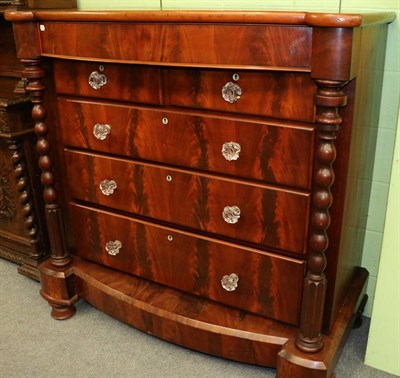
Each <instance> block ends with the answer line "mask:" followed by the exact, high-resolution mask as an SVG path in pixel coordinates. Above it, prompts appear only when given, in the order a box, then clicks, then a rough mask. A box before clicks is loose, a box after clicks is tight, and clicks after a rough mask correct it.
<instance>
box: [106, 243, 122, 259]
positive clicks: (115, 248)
mask: <svg viewBox="0 0 400 378" xmlns="http://www.w3.org/2000/svg"><path fill="white" fill-rule="evenodd" d="M121 248H122V243H121V242H120V241H119V240H114V241H112V240H111V241H109V242H107V243H106V251H107V252H108V254H109V255H111V256H116V255H118V253H119V250H120V249H121Z"/></svg>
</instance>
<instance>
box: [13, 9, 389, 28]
mask: <svg viewBox="0 0 400 378" xmlns="http://www.w3.org/2000/svg"><path fill="white" fill-rule="evenodd" d="M395 18H396V13H395V12H374V13H363V14H344V13H340V14H338V13H321V12H319V13H313V12H282V11H275V12H271V11H268V12H266V11H243V10H241V11H223V10H218V11H212V10H207V11H198V10H193V11H191V10H188V11H185V10H177V11H174V10H172V11H171V10H170V11H166V10H163V11H123V12H110V11H108V12H107V11H76V12H73V11H69V12H65V11H46V10H34V11H18V12H15V11H10V12H7V13H6V19H8V20H9V21H17V22H23V21H32V20H38V21H48V20H50V21H55V20H56V21H119V22H128V21H140V22H164V23H175V22H183V23H191V22H201V23H210V22H216V23H248V24H281V25H282V24H283V25H309V26H325V27H338V28H353V27H359V26H367V25H375V24H385V23H390V22H392V21H394V20H395Z"/></svg>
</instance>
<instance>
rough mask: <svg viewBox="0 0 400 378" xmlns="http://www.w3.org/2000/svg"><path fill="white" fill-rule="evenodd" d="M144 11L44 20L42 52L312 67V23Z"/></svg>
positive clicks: (156, 60) (134, 59)
mask: <svg viewBox="0 0 400 378" xmlns="http://www.w3.org/2000/svg"><path fill="white" fill-rule="evenodd" d="M138 14H139V18H138V19H137V20H136V22H122V23H121V22H118V23H117V22H102V23H100V22H82V21H80V22H66V21H63V22H46V21H45V22H41V23H40V24H41V29H40V31H38V35H39V37H40V46H41V51H42V54H43V55H44V56H51V57H66V56H69V57H72V58H74V57H77V56H79V57H84V58H87V59H89V60H90V59H104V60H110V59H111V60H119V61H131V62H146V63H153V64H166V65H167V64H177V63H178V64H186V65H195V66H199V65H202V66H215V65H225V66H226V65H229V66H244V67H246V66H253V67H254V66H260V67H273V68H276V67H283V68H288V67H290V68H294V69H309V68H310V60H311V45H312V29H311V28H309V27H304V26H299V25H295V26H289V25H285V26H281V25H268V24H264V25H262V24H258V25H257V24H251V23H250V24H247V25H243V24H242V23H241V22H240V21H239V22H238V24H229V23H222V24H221V23H212V22H207V23H192V22H190V23H182V22H180V21H182V20H176V21H177V22H173V23H162V22H161V23H159V22H152V23H148V22H143V19H142V17H143V16H142V14H140V12H139V13H138ZM169 17H171V14H170V15H169ZM218 21H219V20H218ZM66 30H68V33H66ZM54 41H57V43H54Z"/></svg>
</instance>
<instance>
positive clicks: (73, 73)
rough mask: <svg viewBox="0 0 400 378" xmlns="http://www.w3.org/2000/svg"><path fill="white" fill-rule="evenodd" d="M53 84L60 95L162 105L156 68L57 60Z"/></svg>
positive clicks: (158, 74) (158, 73)
mask: <svg viewBox="0 0 400 378" xmlns="http://www.w3.org/2000/svg"><path fill="white" fill-rule="evenodd" d="M54 81H55V85H56V91H57V93H59V94H69V95H73V96H84V97H96V98H106V99H113V100H121V101H129V102H139V103H148V104H160V103H161V85H160V82H161V80H160V72H159V69H157V68H152V67H143V66H132V65H122V64H103V63H95V62H74V61H69V60H56V61H54ZM89 81H90V82H91V83H92V85H91V84H90V83H89Z"/></svg>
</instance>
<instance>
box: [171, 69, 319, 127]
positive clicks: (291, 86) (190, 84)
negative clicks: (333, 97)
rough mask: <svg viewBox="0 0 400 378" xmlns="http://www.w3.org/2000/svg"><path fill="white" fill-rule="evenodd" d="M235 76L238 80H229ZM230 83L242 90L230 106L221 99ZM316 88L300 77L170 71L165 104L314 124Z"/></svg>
mask: <svg viewBox="0 0 400 378" xmlns="http://www.w3.org/2000/svg"><path fill="white" fill-rule="evenodd" d="M234 74H238V75H239V80H237V81H235V80H234V79H233V78H232V77H233V75H234ZM228 82H234V83H235V84H237V85H239V87H240V88H241V89H242V95H241V96H240V99H239V100H238V101H236V102H235V103H233V104H230V103H228V102H227V101H225V100H224V99H223V98H222V96H221V88H222V87H223V86H224V85H225V84H226V83H228ZM315 92H316V87H315V85H314V83H313V82H312V80H311V78H310V75H307V74H304V73H286V72H279V73H275V72H274V73H272V72H257V71H246V72H243V71H240V70H236V71H232V70H228V71H222V72H221V71H214V70H207V71H203V70H192V69H186V70H182V69H171V70H169V71H168V81H167V84H166V96H167V100H166V101H167V104H170V105H173V106H182V107H190V108H195V109H212V110H220V111H225V112H231V113H245V114H252V115H261V116H267V117H273V118H283V119H291V120H296V121H310V122H311V121H313V120H314V102H313V96H314V94H315Z"/></svg>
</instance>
